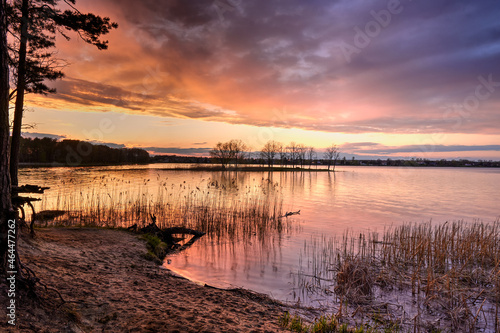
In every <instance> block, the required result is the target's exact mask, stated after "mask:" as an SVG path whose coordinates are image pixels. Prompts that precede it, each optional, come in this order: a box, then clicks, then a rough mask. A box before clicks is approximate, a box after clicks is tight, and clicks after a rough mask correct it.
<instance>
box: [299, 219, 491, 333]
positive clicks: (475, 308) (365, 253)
mask: <svg viewBox="0 0 500 333" xmlns="http://www.w3.org/2000/svg"><path fill="white" fill-rule="evenodd" d="M304 248H305V250H304V252H303V255H305V256H309V257H310V258H311V257H312V258H314V259H312V260H310V262H311V263H312V264H310V265H309V266H308V267H307V268H303V271H302V272H301V273H299V279H298V286H299V287H300V288H302V289H303V290H305V291H306V292H309V293H317V294H318V295H319V294H320V293H322V294H323V295H329V294H330V295H331V293H332V290H333V292H334V293H335V295H336V299H337V301H336V303H334V304H337V305H336V307H338V311H341V312H343V313H344V314H347V313H348V312H349V311H350V314H349V316H350V317H351V318H356V317H358V318H364V320H367V318H368V319H369V320H371V319H370V318H373V315H374V314H376V315H377V318H378V320H379V321H380V320H381V321H384V320H386V321H387V322H390V323H394V320H395V319H398V320H399V325H400V327H406V329H407V330H408V331H412V332H426V331H432V330H435V331H439V330H442V331H443V332H446V331H454V332H457V331H460V332H477V331H479V330H482V331H483V332H498V331H499V328H500V326H499V307H500V223H499V221H496V222H493V223H489V224H488V223H479V222H478V223H470V224H469V223H465V222H453V223H444V224H442V225H432V224H431V223H424V224H407V225H402V226H399V227H393V228H390V229H388V230H386V231H385V232H384V233H383V234H382V235H381V237H380V235H379V234H377V233H368V234H361V235H359V236H356V237H352V236H349V235H348V234H346V235H344V237H343V238H342V240H340V241H339V240H337V239H334V238H330V239H326V238H324V237H323V238H322V239H321V240H320V241H312V242H310V243H309V244H307V245H305V247H304ZM306 272H307V273H306ZM346 304H347V306H346ZM349 309H350V310H349Z"/></svg>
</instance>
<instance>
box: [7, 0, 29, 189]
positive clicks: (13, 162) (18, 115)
mask: <svg viewBox="0 0 500 333" xmlns="http://www.w3.org/2000/svg"><path fill="white" fill-rule="evenodd" d="M21 14H22V18H21V42H20V44H19V64H18V69H17V95H16V104H15V109H14V126H13V127H12V141H11V146H10V178H11V181H12V185H14V186H17V185H18V184H19V182H18V179H17V170H18V169H19V149H20V146H21V126H22V123H23V107H24V93H25V89H26V48H27V44H28V22H29V18H28V0H23V4H22V7H21Z"/></svg>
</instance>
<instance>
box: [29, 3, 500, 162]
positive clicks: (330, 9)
mask: <svg viewBox="0 0 500 333" xmlns="http://www.w3.org/2000/svg"><path fill="white" fill-rule="evenodd" d="M77 7H78V8H79V9H80V10H81V11H90V12H93V13H95V14H99V15H101V16H109V17H110V18H111V19H112V20H113V21H116V22H118V24H119V28H118V29H117V30H114V31H112V32H111V33H110V34H109V35H107V36H106V37H105V39H108V40H109V50H107V51H98V50H97V49H96V48H95V47H92V46H89V45H86V44H85V43H83V42H82V41H81V40H79V39H78V38H77V37H76V36H75V37H74V38H72V40H71V41H69V42H67V41H65V40H64V39H63V38H59V39H58V48H59V52H58V57H59V58H61V59H64V60H66V62H67V63H68V66H67V67H66V68H65V73H66V77H65V78H64V79H63V80H59V81H57V82H53V83H51V85H52V86H54V87H56V88H57V91H58V93H57V94H55V95H50V96H36V95H29V96H28V103H27V104H28V111H27V112H26V115H25V122H26V123H31V124H36V127H35V128H33V129H30V130H27V132H32V134H31V136H34V135H41V134H43V135H46V136H52V137H58V138H72V139H80V140H89V141H99V142H103V143H107V144H114V145H116V146H126V147H141V148H145V149H147V150H148V151H150V152H151V153H155V154H159V153H175V154H198V155H199V154H205V155H206V154H207V152H208V150H209V149H210V148H211V147H213V146H214V145H215V144H216V143H217V142H218V141H226V140H230V139H241V140H243V141H244V142H246V143H247V144H248V145H250V146H251V147H252V148H253V149H254V150H259V149H260V148H261V147H262V146H263V144H264V143H265V142H266V141H268V140H270V139H273V140H277V141H281V142H284V143H288V142H290V141H295V142H297V143H303V144H305V145H310V146H314V147H316V148H317V149H318V150H320V148H324V147H327V146H329V145H331V144H332V143H336V144H338V145H340V147H341V149H342V152H343V153H345V154H346V156H347V157H350V156H353V155H355V156H356V157H357V158H364V157H365V158H366V157H371V158H377V157H381V158H387V157H391V158H397V157H420V158H448V159H451V158H470V159H494V160H500V20H499V18H500V3H499V2H498V1H497V0H481V1H470V0H469V1H451V0H432V1H430V0H429V1H424V0H413V1H412V0H402V1H397V0H390V1H371V0H365V1H356V0H354V1H353V0H307V1H305V0H245V1H243V0H196V1H195V0H189V1H187V0H154V1H153V0H145V1H137V0H133V1H132V0H121V1H112V0H78V1H77Z"/></svg>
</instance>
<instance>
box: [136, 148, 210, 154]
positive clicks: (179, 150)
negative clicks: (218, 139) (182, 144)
mask: <svg viewBox="0 0 500 333" xmlns="http://www.w3.org/2000/svg"><path fill="white" fill-rule="evenodd" d="M142 149H144V150H146V151H148V152H149V153H151V154H158V155H163V154H172V155H193V156H196V155H198V156H200V155H203V156H208V154H209V152H210V150H212V149H211V148H177V147H172V148H165V147H143V148H142Z"/></svg>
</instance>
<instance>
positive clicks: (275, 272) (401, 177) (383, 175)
mask: <svg viewBox="0 0 500 333" xmlns="http://www.w3.org/2000/svg"><path fill="white" fill-rule="evenodd" d="M172 167H175V165H167V164H152V165H147V166H111V167H82V168H23V169H21V170H20V175H19V179H20V183H21V184H24V183H27V184H37V185H42V186H49V187H50V190H47V191H46V193H45V194H44V195H43V197H42V198H43V201H42V202H40V203H37V206H36V208H37V209H65V210H69V209H73V210H79V209H82V210H84V209H89V210H90V208H88V207H90V205H92V207H98V210H97V213H95V214H96V215H93V216H96V218H99V219H103V221H105V222H104V223H103V224H104V225H108V224H109V223H113V225H121V224H122V223H124V224H127V225H130V224H131V223H132V222H134V220H136V223H141V222H144V223H149V222H150V221H146V220H147V216H148V214H149V212H152V211H154V212H155V214H157V215H158V214H163V213H162V212H166V211H170V212H171V213H168V214H170V215H168V214H167V213H165V214H164V215H159V220H161V219H163V218H165V219H166V218H167V217H168V218H171V219H172V220H173V221H174V223H175V221H176V219H177V220H178V221H181V220H183V219H187V217H186V216H189V215H186V214H188V213H191V212H190V211H194V210H196V209H198V208H197V207H198V203H199V202H207V201H209V200H211V198H212V197H215V196H216V197H217V202H215V205H217V207H219V206H220V207H222V206H224V207H226V208H228V207H232V208H230V209H233V211H232V212H235V211H236V209H239V208H238V207H243V206H245V205H246V206H248V207H253V206H252V205H262V204H264V203H265V202H274V203H276V202H279V205H278V206H280V207H282V213H285V212H297V211H299V210H300V214H296V215H292V216H289V217H282V218H280V224H279V227H272V226H270V227H266V228H265V229H261V230H260V231H258V230H257V229H251V228H246V227H245V226H243V229H245V230H247V229H248V230H249V231H248V232H247V233H244V232H234V231H233V232H232V233H231V235H232V236H231V237H229V236H227V234H224V235H226V236H224V235H222V234H221V235H222V236H219V237H202V238H201V239H199V240H198V241H197V242H195V243H194V245H193V246H191V247H190V248H188V249H187V250H185V251H183V252H181V253H178V254H176V255H172V256H169V257H168V258H166V260H165V262H164V267H166V268H168V269H170V270H172V271H174V272H176V273H178V274H180V275H183V276H185V277H188V278H190V279H192V280H194V281H197V282H200V283H207V284H209V285H213V286H217V287H244V288H247V289H251V290H255V291H258V292H262V293H266V294H269V295H271V296H273V297H275V298H277V299H279V300H283V301H290V302H297V301H300V302H301V303H303V304H308V305H319V304H324V302H327V301H325V299H324V298H323V296H319V295H316V294H314V293H308V292H304V286H307V281H306V280H305V279H306V278H307V276H309V275H310V274H309V273H308V272H310V270H311V269H312V267H313V266H314V265H315V260H316V259H315V258H314V254H313V252H314V251H319V250H320V249H321V246H322V244H324V243H325V242H327V241H328V239H335V238H339V237H342V236H343V235H344V234H345V233H346V232H347V231H349V232H350V233H351V234H357V233H360V232H383V231H384V229H386V228H389V227H390V226H397V225H401V224H403V223H421V222H429V221H432V223H435V224H439V223H444V222H446V221H457V220H464V221H466V222H474V221H484V222H493V221H495V220H497V219H498V218H499V216H500V209H499V207H498V197H500V187H499V186H498V184H500V169H489V168H399V167H368V166H356V167H355V166H337V168H336V172H335V173H328V172H315V171H314V169H313V170H312V171H311V172H266V171H263V172H234V171H233V172H215V171H186V170H166V168H172ZM136 198H141V199H140V200H139V199H137V200H136ZM158 198H161V200H159V199H158ZM169 198H174V199H169ZM138 201H141V205H140V207H142V208H137V207H139V206H137V205H138V204H137V202H138ZM161 203H164V206H162V204H161ZM175 203H182V205H184V206H185V207H188V209H187V210H184V211H182V209H181V208H179V209H177V210H172V208H169V207H171V206H173V205H175ZM211 205H214V204H213V203H211ZM111 206H112V207H114V208H116V209H132V208H127V207H132V206H133V207H136V208H133V209H134V212H133V214H132V212H128V213H129V214H128V215H127V213H124V214H115V213H113V214H115V215H112V214H111V213H110V215H109V216H107V217H103V216H104V215H105V213H106V209H108V208H109V207H111ZM167 206H168V207H167ZM246 206H245V207H246ZM92 209H94V210H95V208H92ZM135 210H137V212H135ZM139 210H143V211H142V215H141V214H140V213H141V212H139ZM109 211H111V210H109ZM179 212H184V213H182V214H181V213H179ZM167 215H168V216H167ZM233 215H235V216H236V214H233ZM113 216H114V217H113ZM233 218H235V219H237V217H233ZM110 219H115V221H110ZM124 220H127V221H124ZM141 220H142V221H141ZM125 222H126V223H125ZM184 222H186V221H184ZM188 222H189V221H188ZM243 229H242V230H243Z"/></svg>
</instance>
